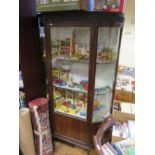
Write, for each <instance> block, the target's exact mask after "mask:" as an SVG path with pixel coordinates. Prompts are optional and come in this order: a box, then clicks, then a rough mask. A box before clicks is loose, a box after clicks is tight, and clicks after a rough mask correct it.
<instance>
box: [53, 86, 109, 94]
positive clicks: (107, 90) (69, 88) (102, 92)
mask: <svg viewBox="0 0 155 155" xmlns="http://www.w3.org/2000/svg"><path fill="white" fill-rule="evenodd" d="M53 86H54V87H56V88H60V89H66V90H71V91H75V92H76V91H77V92H81V93H88V91H85V90H81V89H80V88H71V87H69V86H68V85H65V86H60V85H57V84H53ZM95 90H96V91H95V92H94V94H95V95H103V94H107V93H111V88H110V87H108V86H106V87H102V88H96V89H95ZM102 90H104V91H102Z"/></svg>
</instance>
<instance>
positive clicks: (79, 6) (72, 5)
mask: <svg viewBox="0 0 155 155" xmlns="http://www.w3.org/2000/svg"><path fill="white" fill-rule="evenodd" d="M89 1H90V0H36V11H37V12H49V11H65V10H66V11H67V10H89Z"/></svg>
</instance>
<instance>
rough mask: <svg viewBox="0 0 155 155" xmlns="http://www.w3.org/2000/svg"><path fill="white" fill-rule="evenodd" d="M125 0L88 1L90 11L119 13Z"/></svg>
mask: <svg viewBox="0 0 155 155" xmlns="http://www.w3.org/2000/svg"><path fill="white" fill-rule="evenodd" d="M124 3H125V0H90V6H89V7H90V8H89V9H90V11H104V12H117V13H121V12H123V9H124Z"/></svg>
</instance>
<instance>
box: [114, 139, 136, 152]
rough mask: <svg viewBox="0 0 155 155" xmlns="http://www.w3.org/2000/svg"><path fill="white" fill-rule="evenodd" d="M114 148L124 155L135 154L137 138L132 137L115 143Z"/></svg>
mask: <svg viewBox="0 0 155 155" xmlns="http://www.w3.org/2000/svg"><path fill="white" fill-rule="evenodd" d="M114 148H115V149H116V150H117V151H119V152H121V153H122V155H135V139H134V138H130V139H126V140H122V141H120V142H116V143H114Z"/></svg>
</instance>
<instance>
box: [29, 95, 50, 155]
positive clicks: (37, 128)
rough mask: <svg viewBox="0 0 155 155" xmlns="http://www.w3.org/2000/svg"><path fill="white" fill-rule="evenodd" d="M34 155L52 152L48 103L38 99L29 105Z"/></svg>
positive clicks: (44, 154)
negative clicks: (34, 148)
mask: <svg viewBox="0 0 155 155" xmlns="http://www.w3.org/2000/svg"><path fill="white" fill-rule="evenodd" d="M29 107H30V112H31V118H32V126H33V132H34V140H35V147H36V155H51V154H52V152H53V148H52V142H51V132H50V123H49V112H48V101H47V99H46V98H38V99H36V100H33V101H31V102H30V103H29Z"/></svg>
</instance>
